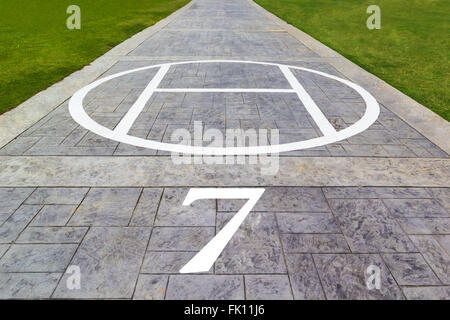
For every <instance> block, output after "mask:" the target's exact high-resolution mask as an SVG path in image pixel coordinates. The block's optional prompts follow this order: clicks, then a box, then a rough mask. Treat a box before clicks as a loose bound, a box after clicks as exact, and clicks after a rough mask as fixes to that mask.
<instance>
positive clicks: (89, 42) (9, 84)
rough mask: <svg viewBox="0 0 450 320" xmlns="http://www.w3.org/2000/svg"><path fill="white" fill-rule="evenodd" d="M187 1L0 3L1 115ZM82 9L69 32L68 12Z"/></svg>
mask: <svg viewBox="0 0 450 320" xmlns="http://www.w3.org/2000/svg"><path fill="white" fill-rule="evenodd" d="M188 2H189V0H77V1H69V0H45V1H42V0H13V1H11V0H0V114H1V113H3V112H5V111H7V110H9V109H11V108H13V107H15V106H16V105H18V104H19V103H21V102H22V101H24V100H26V99H27V98H29V97H31V96H32V95H34V94H35V93H37V92H39V91H41V90H43V89H45V88H47V87H49V86H50V85H52V84H53V83H55V82H57V81H59V80H61V79H62V78H64V77H65V76H67V75H69V74H70V73H72V72H74V71H76V70H78V69H81V68H82V67H83V66H84V65H87V64H89V63H90V62H92V61H93V60H95V58H96V57H98V56H100V55H102V54H103V53H105V52H106V51H108V50H109V49H111V48H112V47H114V46H115V45H117V44H119V43H120V42H122V41H124V40H125V39H127V38H129V37H130V36H132V35H133V34H135V33H137V32H139V31H141V30H143V29H145V28H146V27H148V26H150V25H152V24H154V23H155V22H157V21H158V20H161V19H162V18H164V17H166V16H168V15H169V14H170V13H172V12H173V11H175V10H176V9H178V8H180V7H182V6H183V5H185V4H186V3H188ZM71 4H76V5H78V6H79V7H80V8H81V29H80V30H69V29H67V27H66V19H67V18H68V17H69V15H68V14H67V13H66V9H67V7H68V6H69V5H71Z"/></svg>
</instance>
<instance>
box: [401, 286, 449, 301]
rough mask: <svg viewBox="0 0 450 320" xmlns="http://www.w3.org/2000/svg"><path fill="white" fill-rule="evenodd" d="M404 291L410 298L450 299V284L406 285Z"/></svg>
mask: <svg viewBox="0 0 450 320" xmlns="http://www.w3.org/2000/svg"><path fill="white" fill-rule="evenodd" d="M403 292H404V294H405V296H406V298H407V299H408V300H450V286H446V287H445V286H442V287H406V288H403Z"/></svg>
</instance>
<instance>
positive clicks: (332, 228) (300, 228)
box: [276, 212, 340, 233]
mask: <svg viewBox="0 0 450 320" xmlns="http://www.w3.org/2000/svg"><path fill="white" fill-rule="evenodd" d="M276 216H277V220H278V226H279V228H280V232H281V233H339V232H340V229H339V227H338V226H337V224H336V221H335V220H334V218H333V216H332V215H331V214H330V213H318V212H316V213H291V212H288V213H277V214H276Z"/></svg>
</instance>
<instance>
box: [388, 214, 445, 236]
mask: <svg viewBox="0 0 450 320" xmlns="http://www.w3.org/2000/svg"><path fill="white" fill-rule="evenodd" d="M397 221H398V223H399V224H400V226H401V227H402V229H403V230H405V232H406V233H407V234H450V218H397Z"/></svg>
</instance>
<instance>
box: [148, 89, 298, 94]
mask: <svg viewBox="0 0 450 320" xmlns="http://www.w3.org/2000/svg"><path fill="white" fill-rule="evenodd" d="M155 92H256V93H295V92H296V91H295V90H294V89H260V88H158V89H155Z"/></svg>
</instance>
